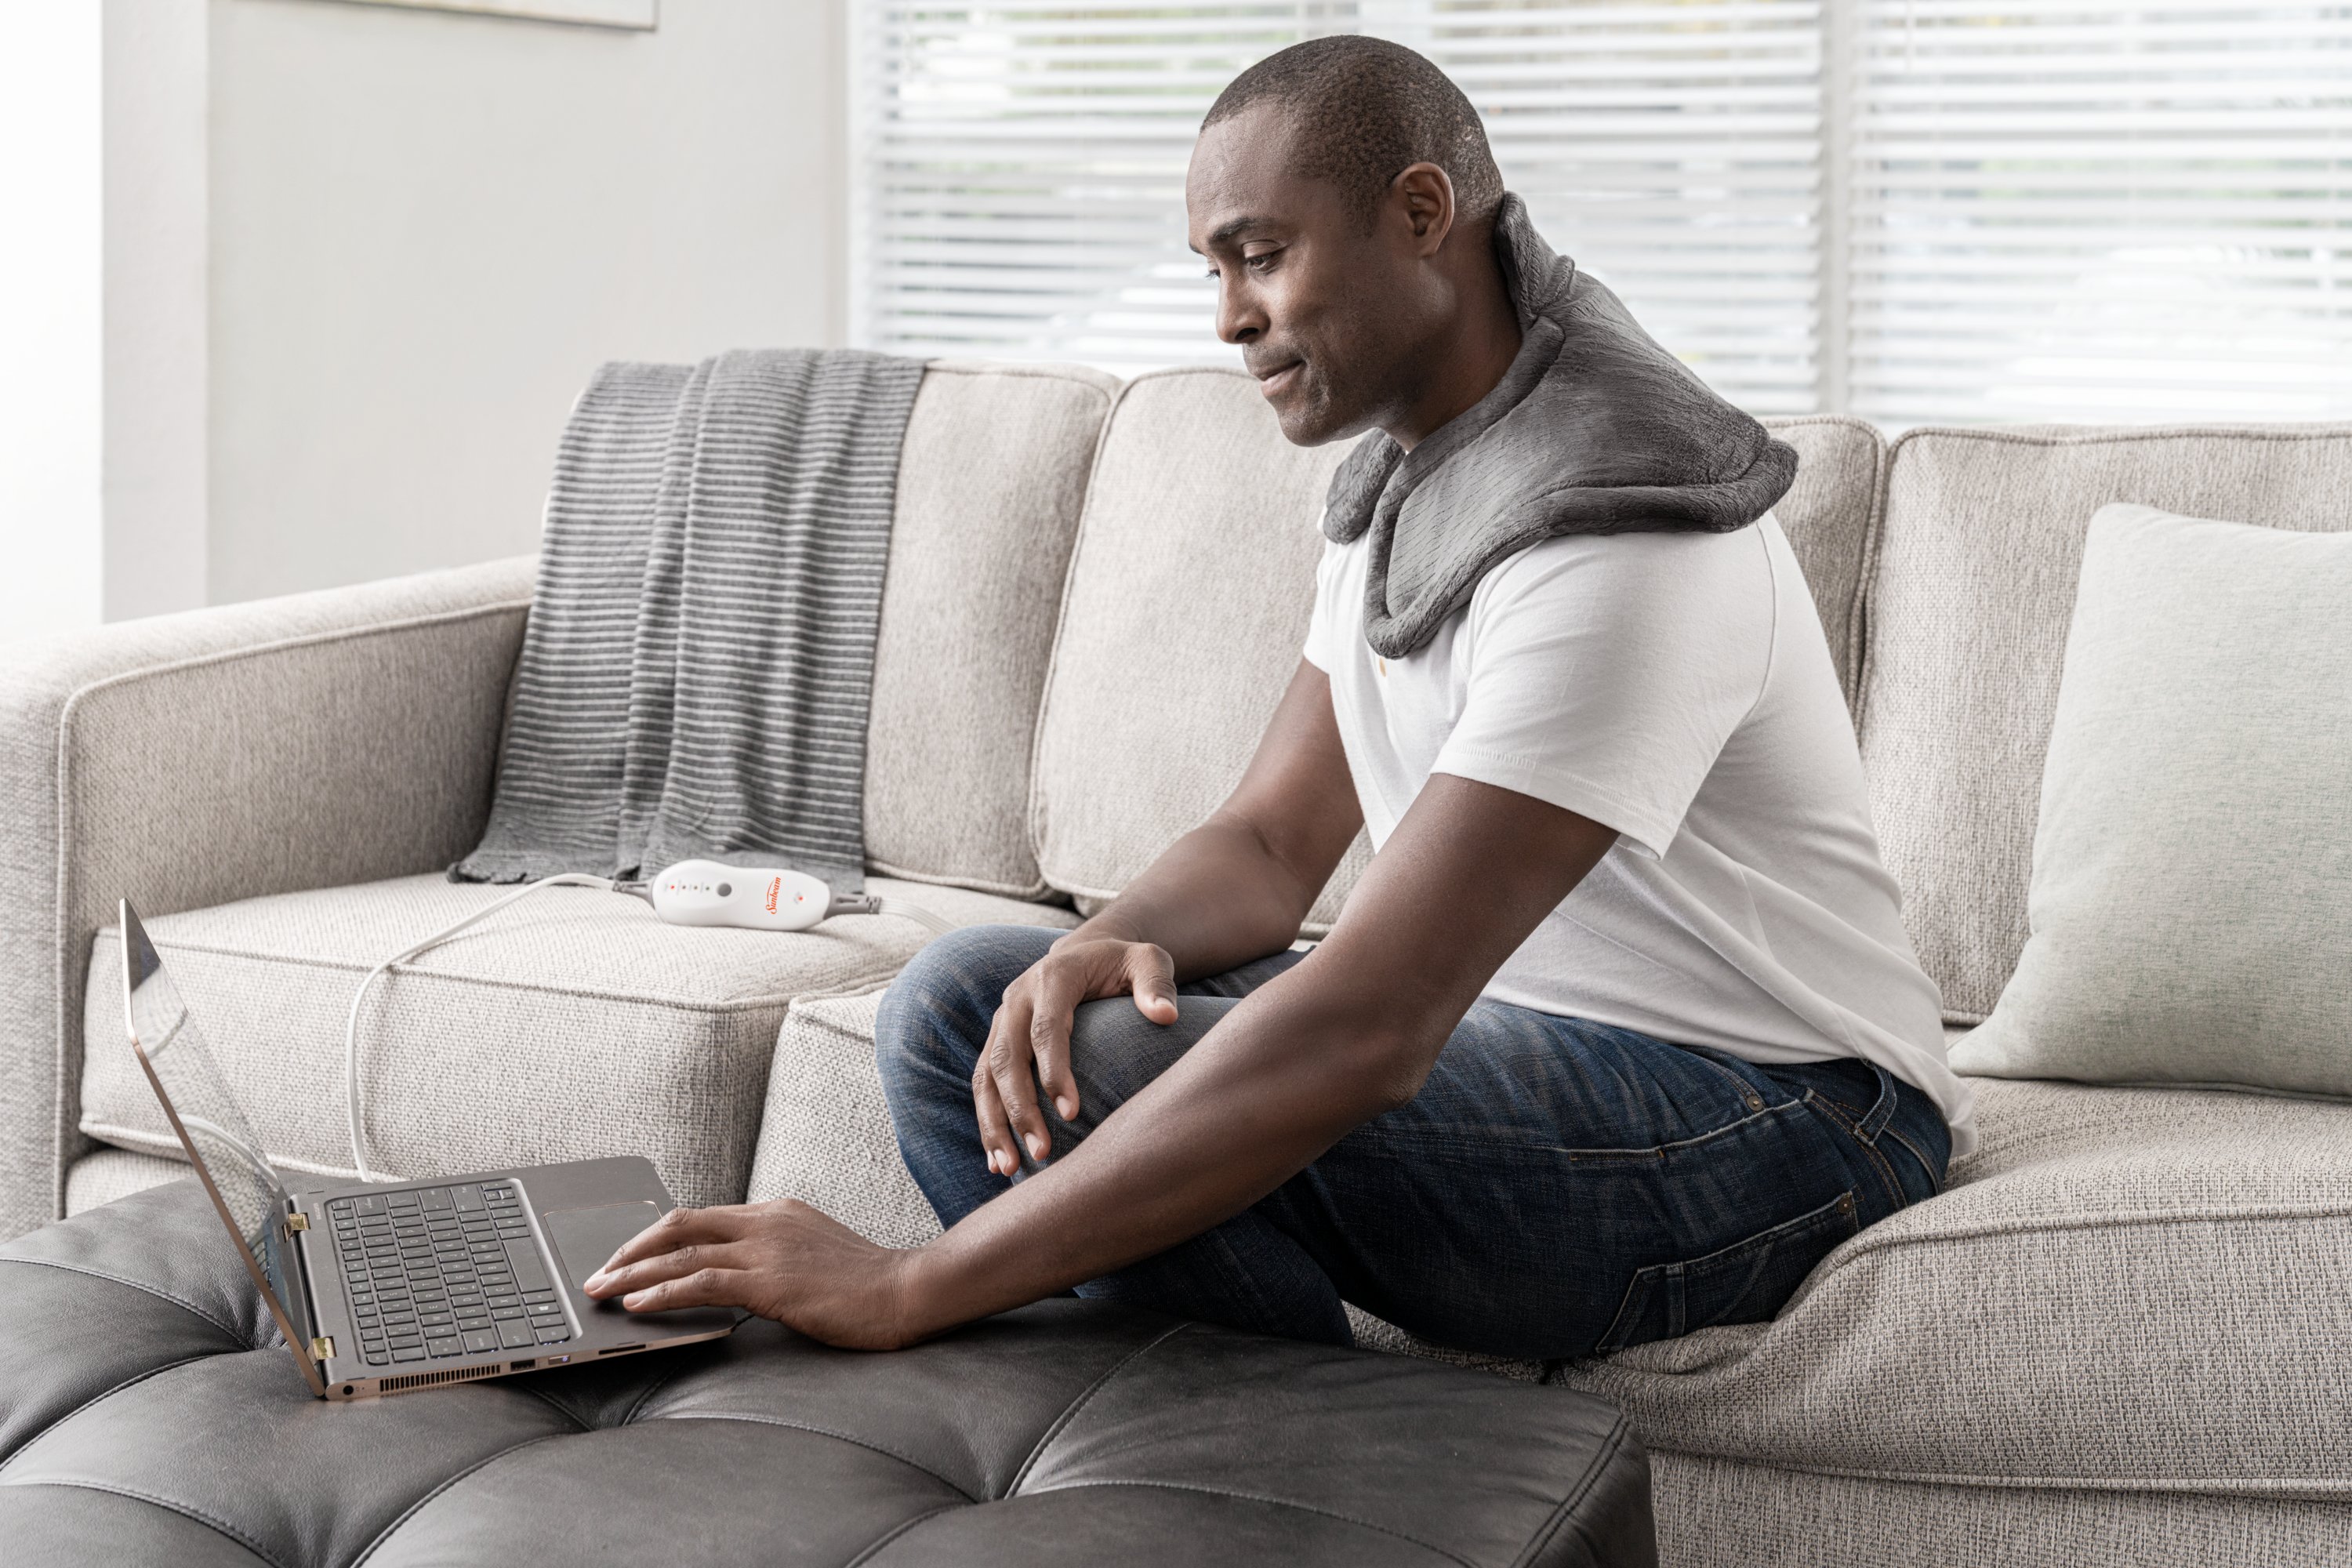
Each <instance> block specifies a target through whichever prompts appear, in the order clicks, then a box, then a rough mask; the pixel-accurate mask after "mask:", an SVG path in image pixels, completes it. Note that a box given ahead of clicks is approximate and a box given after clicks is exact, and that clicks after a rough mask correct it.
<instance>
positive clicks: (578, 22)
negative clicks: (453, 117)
mask: <svg viewBox="0 0 2352 1568" xmlns="http://www.w3.org/2000/svg"><path fill="white" fill-rule="evenodd" d="M342 3H343V4H345V5H382V6H386V7H389V8H392V9H395V10H402V11H459V12H464V13H466V14H467V15H470V16H505V17H509V18H511V19H514V20H518V21H524V22H562V23H568V24H570V25H571V26H577V27H620V28H624V29H625V30H628V31H631V32H638V33H650V32H652V31H654V30H655V28H656V26H658V25H659V23H660V6H661V0H342Z"/></svg>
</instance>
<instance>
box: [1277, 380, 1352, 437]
mask: <svg viewBox="0 0 2352 1568" xmlns="http://www.w3.org/2000/svg"><path fill="white" fill-rule="evenodd" d="M1274 416H1275V418H1276V420H1278V421H1279V422H1280V423H1281V425H1282V435H1283V439H1285V440H1286V441H1288V442H1289V443H1290V444H1291V445H1292V446H1294V447H1320V446H1322V445H1323V444H1324V443H1326V442H1328V441H1336V440H1338V439H1339V437H1342V436H1347V435H1350V434H1352V432H1351V431H1350V430H1349V419H1348V417H1347V416H1346V415H1344V414H1342V413H1340V412H1339V410H1338V409H1335V408H1333V407H1332V406H1331V400H1330V399H1329V398H1328V397H1319V396H1318V395H1316V394H1315V391H1314V389H1313V388H1311V387H1306V386H1302V387H1298V388H1297V389H1295V390H1294V391H1292V392H1291V393H1290V394H1289V395H1287V396H1286V397H1284V398H1283V399H1281V400H1280V401H1279V402H1277V403H1276V404H1275V405H1274Z"/></svg>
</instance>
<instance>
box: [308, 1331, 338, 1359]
mask: <svg viewBox="0 0 2352 1568" xmlns="http://www.w3.org/2000/svg"><path fill="white" fill-rule="evenodd" d="M334 1353H335V1341H334V1338H333V1336H332V1335H330V1334H320V1336H319V1337H318V1338H317V1339H315V1340H312V1341H311V1342H310V1359H311V1360H312V1361H326V1360H329V1359H331V1357H332V1356H333V1355H334Z"/></svg>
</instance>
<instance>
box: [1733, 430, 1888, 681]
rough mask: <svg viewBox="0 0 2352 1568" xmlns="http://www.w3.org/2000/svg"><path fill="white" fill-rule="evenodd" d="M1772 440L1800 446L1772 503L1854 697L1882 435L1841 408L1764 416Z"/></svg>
mask: <svg viewBox="0 0 2352 1568" xmlns="http://www.w3.org/2000/svg"><path fill="white" fill-rule="evenodd" d="M1761 423H1762V424H1763V426H1764V428H1765V429H1767V430H1769V431H1770V432H1771V433H1772V435H1773V437H1774V438H1775V439H1777V440H1781V441H1786V442H1787V443H1788V444H1789V445H1790V446H1791V447H1795V448H1796V449H1797V481H1796V483H1794V484H1792V485H1790V487H1789V493H1788V494H1787V495H1785V496H1782V497H1781V498H1780V501H1779V503H1778V504H1777V505H1775V506H1774V507H1773V508H1772V515H1773V516H1775V517H1777V518H1779V519H1780V531H1781V532H1783V533H1785V534H1787V535H1788V536H1789V548H1790V550H1791V551H1793V552H1795V554H1796V557H1797V564H1798V566H1799V567H1800V568H1801V569H1802V570H1803V572H1804V574H1805V585H1806V586H1807V587H1809V588H1811V590H1812V594H1813V605H1814V607H1815V608H1816V609H1818V610H1820V611H1821V614H1822V630H1823V631H1825V632H1827V633H1828V634H1829V641H1830V661H1831V662H1832V664H1834V665H1836V666H1837V675H1838V684H1839V685H1840V686H1842V687H1843V688H1844V689H1845V694H1846V700H1847V701H1849V702H1851V701H1852V700H1853V665H1854V660H1855V649H1856V647H1857V644H1858V642H1859V639H1860V637H1861V632H1862V628H1861V626H1860V624H1859V617H1858V616H1856V614H1855V602H1856V600H1857V599H1858V598H1859V597H1860V596H1861V592H1862V563H1863V555H1864V551H1865V550H1866V549H1867V548H1868V545H1869V542H1870V520H1871V518H1872V516H1873V515H1874V512H1875V510H1876V508H1877V504H1878V480H1879V476H1880V474H1881V473H1882V472H1883V471H1884V469H1885V463H1886V438H1885V437H1883V436H1881V435H1880V434H1879V433H1878V426H1875V425H1873V424H1872V423H1871V422H1870V421H1869V420H1867V419H1856V418H1854V417H1853V416H1851V415H1844V414H1807V415H1802V416H1798V417H1795V418H1782V419H1766V420H1764V421H1762V422H1761Z"/></svg>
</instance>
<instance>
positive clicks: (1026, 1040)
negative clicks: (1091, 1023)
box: [982, 1013, 1051, 1160]
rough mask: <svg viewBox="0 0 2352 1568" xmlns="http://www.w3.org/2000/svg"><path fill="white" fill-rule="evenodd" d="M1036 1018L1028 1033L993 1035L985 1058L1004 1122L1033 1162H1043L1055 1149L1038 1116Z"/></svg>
mask: <svg viewBox="0 0 2352 1568" xmlns="http://www.w3.org/2000/svg"><path fill="white" fill-rule="evenodd" d="M1035 1017H1036V1015H1035V1014H1034V1013H1032V1014H1031V1015H1030V1019H1031V1020H1032V1022H1031V1024H1030V1026H1029V1027H1028V1028H1024V1029H1017V1030H1016V1029H1011V1028H1008V1029H1003V1030H998V1031H994V1032H992V1033H991V1034H990V1036H989V1039H988V1054H987V1055H986V1056H985V1057H984V1058H982V1067H984V1068H986V1069H987V1072H988V1077H989V1081H990V1082H991V1083H992V1084H993V1085H994V1086H995V1088H996V1100H997V1103H998V1104H999V1105H1000V1106H1002V1107H1003V1113H1004V1120H1005V1122H1006V1124H1007V1125H1009V1126H1010V1127H1011V1128H1012V1129H1013V1136H1014V1137H1015V1138H1017V1139H1019V1140H1020V1142H1021V1144H1022V1146H1023V1147H1024V1148H1025V1149H1027V1151H1028V1153H1029V1158H1031V1159H1032V1160H1043V1159H1044V1158H1045V1155H1046V1153H1047V1152H1048V1150H1049V1148H1050V1147H1051V1145H1050V1143H1049V1142H1048V1140H1047V1138H1046V1134H1045V1121H1043V1120H1042V1119H1041V1118H1040V1117H1039V1116H1038V1114H1037V1074H1036V1069H1035V1067H1034V1044H1033V1042H1034V1038H1035V1027H1036V1026H1035V1024H1034V1019H1035Z"/></svg>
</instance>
